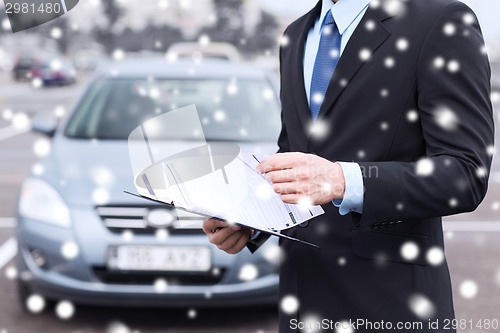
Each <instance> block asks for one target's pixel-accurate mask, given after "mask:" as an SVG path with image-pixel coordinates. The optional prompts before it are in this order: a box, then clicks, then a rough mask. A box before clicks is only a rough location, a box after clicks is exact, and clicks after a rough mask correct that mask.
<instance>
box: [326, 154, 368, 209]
mask: <svg viewBox="0 0 500 333" xmlns="http://www.w3.org/2000/svg"><path fill="white" fill-rule="evenodd" d="M337 163H338V164H340V166H341V167H342V171H343V172H344V179H345V192H344V198H343V199H342V200H334V201H333V204H334V205H335V207H337V208H339V213H340V215H347V214H349V213H353V212H356V213H359V214H362V213H363V200H364V198H363V195H364V185H363V175H362V174H361V167H360V166H359V164H358V163H347V162H337Z"/></svg>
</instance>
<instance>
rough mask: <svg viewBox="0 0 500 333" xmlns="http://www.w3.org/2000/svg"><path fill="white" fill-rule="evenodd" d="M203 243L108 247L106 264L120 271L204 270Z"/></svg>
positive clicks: (208, 260)
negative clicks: (200, 244)
mask: <svg viewBox="0 0 500 333" xmlns="http://www.w3.org/2000/svg"><path fill="white" fill-rule="evenodd" d="M211 259H212V258H211V253H210V248H208V247H206V246H139V245H121V246H114V247H111V248H110V255H109V259H108V267H109V268H110V269H115V270H124V271H175V272H187V271H191V272H206V271H209V270H210V268H211Z"/></svg>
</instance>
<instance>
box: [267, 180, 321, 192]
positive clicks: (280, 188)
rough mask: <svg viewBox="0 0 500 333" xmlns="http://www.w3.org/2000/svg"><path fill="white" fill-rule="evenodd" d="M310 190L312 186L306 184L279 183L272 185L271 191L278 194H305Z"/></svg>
mask: <svg viewBox="0 0 500 333" xmlns="http://www.w3.org/2000/svg"><path fill="white" fill-rule="evenodd" d="M311 189H312V185H310V184H307V183H299V182H293V183H280V184H274V185H273V190H274V192H276V193H278V194H307V193H309V192H310V190H311Z"/></svg>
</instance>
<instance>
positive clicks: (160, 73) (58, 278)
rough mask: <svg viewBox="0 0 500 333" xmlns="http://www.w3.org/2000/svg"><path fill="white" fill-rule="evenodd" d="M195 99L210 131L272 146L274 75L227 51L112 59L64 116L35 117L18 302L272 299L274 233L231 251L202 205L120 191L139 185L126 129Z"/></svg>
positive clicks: (256, 148) (22, 207)
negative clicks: (37, 138) (220, 57)
mask: <svg viewBox="0 0 500 333" xmlns="http://www.w3.org/2000/svg"><path fill="white" fill-rule="evenodd" d="M189 104H196V106H197V109H198V112H199V114H200V119H201V120H202V123H203V130H204V133H205V137H206V140H207V141H208V142H210V141H219V142H220V141H230V142H235V143H237V144H238V145H239V146H240V148H241V151H242V152H248V153H260V154H272V153H274V152H276V150H277V147H276V140H277V136H278V135H279V129H280V119H279V114H280V112H279V108H280V107H279V99H278V97H277V84H276V81H275V78H274V76H273V75H271V74H268V73H266V72H264V71H263V70H259V69H257V68H255V67H251V66H246V65H242V64H232V63H230V62H226V61H217V60H210V61H208V60H205V61H203V62H201V63H200V62H193V61H191V60H179V61H175V62H167V61H164V60H162V59H152V60H145V59H142V60H130V61H123V62H120V63H113V64H110V65H108V66H106V67H105V69H104V70H100V71H98V72H97V74H96V75H95V77H94V78H93V79H92V80H91V81H90V83H89V84H88V87H87V88H86V90H85V92H84V93H83V94H82V96H81V97H80V99H79V100H78V102H77V103H76V105H75V106H74V107H73V109H72V111H71V112H70V113H69V115H68V117H67V119H66V120H65V121H63V122H62V123H61V124H59V126H55V125H54V123H53V121H52V119H51V118H50V117H40V118H39V119H38V120H36V121H35V122H34V124H33V129H34V130H35V131H38V132H41V133H45V134H46V135H49V136H50V137H52V141H51V149H50V153H49V154H48V155H47V156H46V157H44V158H43V159H41V160H40V161H39V162H38V163H37V164H36V165H35V166H34V167H33V173H32V175H31V176H30V177H29V178H28V179H26V180H25V182H24V183H23V186H22V190H21V194H20V197H19V203H18V212H17V219H18V227H17V238H18V244H19V245H18V246H19V252H18V258H17V267H18V272H19V274H18V276H19V278H18V286H19V288H18V290H19V295H20V297H21V299H22V300H23V304H25V303H26V301H27V300H28V299H29V298H30V296H32V295H36V296H37V297H39V296H41V297H42V298H44V299H45V300H47V301H56V300H69V301H71V302H74V303H81V304H96V305H97V304H100V305H113V306H116V305H127V306H131V305H148V306H196V307H203V306H235V305H260V304H266V303H268V304H271V303H274V302H276V301H277V290H278V275H277V265H278V263H277V255H278V254H279V251H278V250H277V241H276V240H273V241H270V242H267V243H266V244H265V246H264V247H263V248H261V249H260V250H259V251H258V252H257V253H256V254H253V255H252V254H250V252H249V251H248V250H245V251H243V252H242V253H240V254H238V255H236V256H231V255H227V254H225V253H223V252H222V251H219V250H218V249H217V248H216V247H214V246H213V245H211V244H210V243H209V242H208V241H207V237H206V236H205V235H204V234H203V232H202V230H201V223H202V221H201V219H200V217H198V216H196V215H189V214H187V213H182V212H177V211H175V210H170V209H168V208H166V207H165V206H161V205H157V204H155V203H151V202H147V201H144V200H142V199H140V198H136V197H133V196H130V195H127V194H125V193H124V190H127V191H131V192H134V191H135V188H134V184H133V174H132V170H131V166H130V160H129V156H128V149H127V138H128V135H129V134H130V132H131V131H132V130H133V129H134V128H136V127H137V126H139V125H140V124H141V123H142V122H144V121H145V120H147V119H150V118H153V117H155V116H157V115H159V114H162V113H165V112H168V111H170V110H172V109H176V108H179V107H182V106H185V105H189ZM221 112H223V113H224V117H221ZM191 139H192V138H191V137H190V134H189V133H186V135H185V136H183V137H180V138H178V139H176V140H172V141H171V142H169V143H168V144H169V145H171V147H178V146H179V145H183V144H185V143H186V142H188V141H189V140H191ZM172 220H173V221H174V222H173V224H172V226H171V227H169V228H168V229H167V228H161V222H162V221H172ZM155 223H156V224H155ZM158 224H160V227H158ZM207 249H208V250H209V252H208V253H209V255H208V256H207V255H206V253H207ZM201 254H203V257H202V258H204V259H203V260H204V263H201V264H200V262H199V261H200V260H201V259H200V255H201ZM154 260H156V261H158V260H163V261H164V262H165V263H167V264H166V265H164V266H163V267H165V269H161V270H158V269H157V267H158V266H152V265H150V262H151V261H154ZM207 261H208V263H207ZM124 262H125V263H127V262H128V263H129V265H127V264H125V265H124V264H123V263H124ZM120 263H121V264H120ZM151 267H156V268H155V269H154V270H153V269H151ZM189 267H193V269H189Z"/></svg>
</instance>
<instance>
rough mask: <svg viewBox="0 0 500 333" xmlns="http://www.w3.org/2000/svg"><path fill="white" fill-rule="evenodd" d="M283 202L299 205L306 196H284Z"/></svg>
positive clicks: (282, 196)
mask: <svg viewBox="0 0 500 333" xmlns="http://www.w3.org/2000/svg"><path fill="white" fill-rule="evenodd" d="M280 198H281V201H283V202H284V203H287V204H298V203H299V202H300V200H301V199H302V198H304V196H302V195H299V194H282V195H281V196H280Z"/></svg>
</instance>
